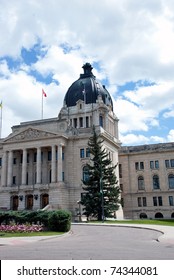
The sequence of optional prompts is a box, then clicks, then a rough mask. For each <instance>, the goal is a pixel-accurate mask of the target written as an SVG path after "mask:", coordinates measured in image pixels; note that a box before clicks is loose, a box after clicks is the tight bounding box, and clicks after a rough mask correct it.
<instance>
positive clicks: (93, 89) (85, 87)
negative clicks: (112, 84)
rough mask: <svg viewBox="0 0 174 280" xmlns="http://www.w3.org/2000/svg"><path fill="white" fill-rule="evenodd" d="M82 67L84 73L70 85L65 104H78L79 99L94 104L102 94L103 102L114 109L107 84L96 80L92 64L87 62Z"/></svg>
mask: <svg viewBox="0 0 174 280" xmlns="http://www.w3.org/2000/svg"><path fill="white" fill-rule="evenodd" d="M82 68H83V70H84V73H83V74H80V77H79V79H78V80H76V81H75V82H74V83H73V84H72V85H71V86H70V87H69V89H68V91H67V93H66V95H65V98H64V105H66V106H67V107H72V106H76V104H77V102H78V101H79V100H84V102H85V104H93V103H97V100H98V97H99V96H101V98H102V100H103V103H104V104H105V105H107V106H110V107H111V110H112V111H113V103H112V99H111V96H110V94H109V92H108V91H107V90H106V88H105V86H103V85H102V84H101V83H100V82H99V81H97V80H96V78H95V76H94V75H93V73H92V69H93V67H92V66H91V64H90V63H85V64H84V65H83V66H82Z"/></svg>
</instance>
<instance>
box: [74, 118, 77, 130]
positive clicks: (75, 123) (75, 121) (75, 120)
mask: <svg viewBox="0 0 174 280" xmlns="http://www.w3.org/2000/svg"><path fill="white" fill-rule="evenodd" d="M74 127H75V128H76V127H77V118H75V119H74Z"/></svg>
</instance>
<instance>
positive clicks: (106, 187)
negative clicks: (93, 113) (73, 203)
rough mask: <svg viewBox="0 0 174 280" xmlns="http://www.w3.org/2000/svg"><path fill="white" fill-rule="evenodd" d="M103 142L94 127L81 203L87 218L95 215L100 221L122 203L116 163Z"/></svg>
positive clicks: (110, 214)
mask: <svg viewBox="0 0 174 280" xmlns="http://www.w3.org/2000/svg"><path fill="white" fill-rule="evenodd" d="M102 144H103V140H102V139H101V138H100V135H98V134H97V133H96V130H95V127H93V135H92V136H91V137H90V138H89V141H88V147H89V150H90V162H89V163H88V164H87V168H88V174H87V176H85V179H84V180H83V184H84V185H85V186H84V187H83V189H84V191H85V192H84V194H83V196H82V199H81V204H82V205H83V206H84V208H83V210H84V214H85V215H86V216H87V218H89V217H90V216H91V217H95V218H97V220H98V221H103V220H104V219H105V218H107V217H112V216H113V213H114V212H115V211H116V210H118V208H119V203H120V200H119V196H120V189H119V187H118V181H117V178H116V175H115V168H116V165H115V166H113V165H112V161H111V160H110V158H109V155H108V153H107V152H106V150H105V149H104V148H103V145H102Z"/></svg>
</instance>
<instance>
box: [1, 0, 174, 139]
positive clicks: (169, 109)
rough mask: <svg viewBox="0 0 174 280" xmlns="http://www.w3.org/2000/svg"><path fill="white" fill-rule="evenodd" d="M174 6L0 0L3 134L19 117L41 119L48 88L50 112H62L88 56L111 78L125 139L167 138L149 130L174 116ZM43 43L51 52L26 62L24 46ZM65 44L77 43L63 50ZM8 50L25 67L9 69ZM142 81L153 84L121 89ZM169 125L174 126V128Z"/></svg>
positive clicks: (160, 0) (164, 2)
mask: <svg viewBox="0 0 174 280" xmlns="http://www.w3.org/2000/svg"><path fill="white" fill-rule="evenodd" d="M173 11H174V2H173V1H172V0H153V1H151V0H146V1H138V0H123V1H119V0H107V1H106V0H101V1H100V3H98V2H97V1H94V0H88V1H81V0H72V1H69V0H50V1H49V2H48V1H46V0H37V1H34V0H26V1H18V0H13V1H5V0H1V12H0V13H1V15H0V29H1V38H3V40H1V48H0V93H1V95H0V100H1V99H2V100H3V103H4V106H3V114H4V116H3V120H4V121H3V130H4V135H5V134H6V133H9V130H10V129H9V128H10V126H11V125H13V124H14V123H16V122H19V121H25V120H30V119H31V120H32V119H35V118H40V106H41V104H40V93H41V88H42V87H44V89H45V91H46V92H47V95H48V98H47V99H45V100H44V115H45V117H54V116H56V115H57V114H58V112H59V110H60V108H61V106H62V104H63V98H64V95H65V93H66V91H67V89H68V87H69V86H70V85H71V83H72V82H73V81H74V80H76V79H78V77H79V74H80V73H81V72H82V71H83V70H82V69H81V67H82V65H83V63H84V62H86V61H89V62H91V63H93V62H98V63H99V64H100V67H101V69H102V70H101V71H99V70H97V69H94V71H93V72H94V74H95V75H96V77H97V78H98V79H103V80H107V81H108V82H109V86H108V89H109V91H110V92H111V93H112V94H113V96H116V100H115V101H114V108H115V113H116V115H117V116H118V118H119V119H120V122H119V129H120V132H121V133H122V135H123V134H124V135H125V133H129V134H128V135H127V136H124V137H123V138H122V139H125V141H128V138H129V139H130V142H131V141H133V138H134V141H135V143H138V142H139V143H142V142H143V141H144V142H146V141H152V142H153V141H158V140H161V141H162V139H163V137H161V138H159V139H158V137H157V136H152V135H155V133H153V132H152V133H151V136H150V137H151V138H150V137H149V136H148V137H147V134H146V133H148V132H149V131H150V130H152V129H156V128H158V129H159V128H160V119H159V117H160V116H161V115H163V118H164V119H166V118H169V117H170V118H173V117H174V113H173V107H174V101H173V92H174V82H173V77H174V54H173V48H174V21H173V18H174V12H173ZM38 42H39V44H40V48H42V49H44V50H45V55H44V56H40V57H38V61H37V62H36V63H33V64H32V65H26V64H25V63H24V62H23V61H22V57H21V49H22V48H26V49H28V50H29V49H32V48H33V46H34V45H35V44H36V43H38ZM62 44H66V45H68V46H70V47H72V50H71V51H70V52H69V53H64V51H63V50H62V48H61V46H62ZM6 56H12V57H13V58H14V59H19V60H20V61H21V65H20V67H19V69H12V68H9V66H8V64H7V62H6ZM38 56H39V53H38ZM30 70H37V71H38V73H40V74H41V75H43V76H44V77H46V76H47V75H49V74H50V73H51V74H52V75H53V79H54V80H55V82H54V80H53V81H52V82H51V83H50V84H46V83H45V84H44V83H43V82H39V81H37V79H35V78H34V77H32V76H31V74H30V73H31V72H30ZM140 80H145V81H149V82H152V85H151V86H150V85H149V86H143V85H141V86H139V87H137V88H136V90H135V91H127V92H124V93H122V95H121V94H120V93H119V95H118V96H117V95H116V93H117V90H118V86H119V85H123V84H124V83H127V82H130V81H133V82H137V81H140ZM56 81H58V83H59V84H58V85H56ZM30 108H32V110H31V109H30ZM169 130H170V133H171V131H172V128H169ZM133 133H135V135H134V134H133ZM170 133H169V135H168V138H170V137H171V136H170ZM142 134H144V135H146V136H143V135H142ZM136 135H138V136H136ZM166 138H167V136H166ZM126 139H127V140H126ZM131 139H132V140H131Z"/></svg>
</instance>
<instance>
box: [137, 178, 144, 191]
mask: <svg viewBox="0 0 174 280" xmlns="http://www.w3.org/2000/svg"><path fill="white" fill-rule="evenodd" d="M138 190H144V178H143V176H139V177H138Z"/></svg>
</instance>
